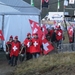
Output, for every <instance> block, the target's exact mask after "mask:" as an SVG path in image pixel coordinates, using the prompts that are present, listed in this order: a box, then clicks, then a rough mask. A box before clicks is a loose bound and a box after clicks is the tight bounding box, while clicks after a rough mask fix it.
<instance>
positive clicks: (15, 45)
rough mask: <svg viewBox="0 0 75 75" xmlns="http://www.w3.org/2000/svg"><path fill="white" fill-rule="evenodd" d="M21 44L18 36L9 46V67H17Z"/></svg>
mask: <svg viewBox="0 0 75 75" xmlns="http://www.w3.org/2000/svg"><path fill="white" fill-rule="evenodd" d="M20 47H21V43H20V42H19V41H18V36H15V38H14V41H13V42H12V45H11V53H10V57H11V66H15V65H17V60H18V55H19V52H20Z"/></svg>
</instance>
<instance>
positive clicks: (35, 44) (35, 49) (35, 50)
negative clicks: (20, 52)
mask: <svg viewBox="0 0 75 75" xmlns="http://www.w3.org/2000/svg"><path fill="white" fill-rule="evenodd" d="M41 47H42V41H41V40H40V39H39V38H38V34H37V33H35V34H33V39H32V48H31V50H30V52H31V54H32V58H38V57H39V56H40V53H41Z"/></svg>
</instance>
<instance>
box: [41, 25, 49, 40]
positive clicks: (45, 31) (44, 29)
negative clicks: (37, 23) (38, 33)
mask: <svg viewBox="0 0 75 75" xmlns="http://www.w3.org/2000/svg"><path fill="white" fill-rule="evenodd" d="M42 32H43V36H42V39H45V37H46V34H47V33H48V31H47V29H46V26H45V25H43V26H42Z"/></svg>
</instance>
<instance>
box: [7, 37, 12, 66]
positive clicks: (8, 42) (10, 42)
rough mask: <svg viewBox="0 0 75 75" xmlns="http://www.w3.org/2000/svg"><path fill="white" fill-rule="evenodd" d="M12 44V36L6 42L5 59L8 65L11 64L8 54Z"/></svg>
mask: <svg viewBox="0 0 75 75" xmlns="http://www.w3.org/2000/svg"><path fill="white" fill-rule="evenodd" d="M12 42H13V36H10V38H9V41H7V42H6V58H7V60H8V64H9V65H10V63H11V58H10V52H11V44H12Z"/></svg>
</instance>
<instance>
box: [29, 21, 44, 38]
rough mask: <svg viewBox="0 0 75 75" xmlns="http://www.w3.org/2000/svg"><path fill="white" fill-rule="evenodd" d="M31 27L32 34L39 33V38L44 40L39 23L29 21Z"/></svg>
mask: <svg viewBox="0 0 75 75" xmlns="http://www.w3.org/2000/svg"><path fill="white" fill-rule="evenodd" d="M29 22H30V25H31V29H32V34H34V33H37V34H38V36H39V38H42V34H43V33H42V31H41V27H40V25H39V23H37V22H35V21H33V20H29Z"/></svg>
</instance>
